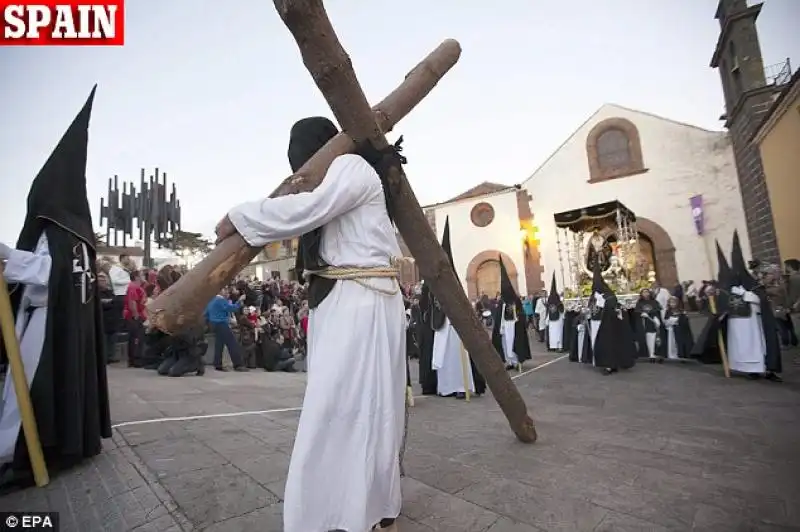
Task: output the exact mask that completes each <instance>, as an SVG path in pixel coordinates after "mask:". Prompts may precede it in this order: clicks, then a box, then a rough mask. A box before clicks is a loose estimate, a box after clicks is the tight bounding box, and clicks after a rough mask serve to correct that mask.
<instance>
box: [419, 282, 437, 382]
mask: <svg viewBox="0 0 800 532" xmlns="http://www.w3.org/2000/svg"><path fill="white" fill-rule="evenodd" d="M424 290H425V289H424V288H423V291H424ZM429 293H430V292H428V294H429ZM429 297H430V296H429V295H427V294H425V293H423V295H422V297H420V301H419V307H418V311H417V312H418V313H419V314H418V315H419V319H417V320H416V328H417V330H416V336H417V346H418V348H419V384H420V386H422V395H436V388H437V385H438V379H437V377H436V370H434V369H433V327H432V326H431V312H430V310H431V307H430V299H429Z"/></svg>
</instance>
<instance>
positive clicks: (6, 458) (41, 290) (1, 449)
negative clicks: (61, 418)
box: [0, 233, 52, 463]
mask: <svg viewBox="0 0 800 532" xmlns="http://www.w3.org/2000/svg"><path fill="white" fill-rule="evenodd" d="M51 265H52V258H51V257H50V249H49V247H48V245H47V236H45V234H44V233H42V235H41V236H40V237H39V242H38V243H37V244H36V248H35V249H34V251H33V253H30V252H27V251H21V250H18V249H15V250H12V251H11V256H10V257H9V258H8V261H7V262H6V265H5V273H4V275H3V277H5V279H6V281H7V282H8V283H14V284H21V285H23V286H21V287H19V288H17V290H22V299H21V301H20V305H19V309H18V310H17V321H16V333H17V339H18V340H19V349H20V356H21V357H22V365H23V366H24V368H25V377H26V378H27V380H28V386H30V385H31V382H33V377H34V375H35V374H36V369H37V368H38V367H39V359H40V358H41V356H42V347H43V345H44V337H45V328H46V325H47V295H48V282H49V280H50V268H51ZM30 309H34V310H33V311H32V312H29V310H30ZM0 409H2V413H0V463H8V462H11V461H12V460H13V459H14V450H15V447H16V444H17V438H18V437H19V429H20V425H21V423H22V418H21V417H20V412H19V405H18V404H17V392H16V390H15V389H14V380H13V378H12V376H11V368H10V367H9V369H8V374H7V375H6V381H5V385H4V386H3V402H2V404H0Z"/></svg>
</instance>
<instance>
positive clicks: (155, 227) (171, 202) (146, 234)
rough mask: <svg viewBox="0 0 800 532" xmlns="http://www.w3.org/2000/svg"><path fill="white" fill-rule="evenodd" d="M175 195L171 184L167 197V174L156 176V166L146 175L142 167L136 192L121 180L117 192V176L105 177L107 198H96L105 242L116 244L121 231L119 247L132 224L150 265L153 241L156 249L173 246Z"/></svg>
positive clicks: (178, 225) (178, 207) (176, 215)
mask: <svg viewBox="0 0 800 532" xmlns="http://www.w3.org/2000/svg"><path fill="white" fill-rule="evenodd" d="M162 179H163V183H162V182H161V180H162ZM177 196H178V192H177V189H176V187H175V183H173V184H172V192H171V194H170V195H169V197H167V174H166V172H161V173H160V175H159V169H158V168H156V169H155V172H154V173H153V174H152V175H149V176H146V173H145V169H144V168H142V170H141V173H140V175H139V190H138V191H137V190H136V187H135V186H134V184H133V183H127V182H123V183H122V193H121V194H120V190H119V178H118V176H116V175H115V176H114V178H113V179H109V180H108V198H107V199H103V198H101V199H100V225H101V227H102V225H103V223H105V225H106V245H108V246H118V245H119V243H120V240H119V235H120V233H121V234H122V239H121V240H122V247H126V246H127V240H128V238H133V231H134V227H135V228H136V229H138V233H139V235H138V236H139V240H141V241H142V242H143V243H144V265H145V267H148V268H151V267H152V266H153V262H152V244H153V243H155V244H156V245H157V246H158V248H159V249H161V248H165V247H166V248H174V244H175V235H176V233H178V232H179V231H180V228H181V203H180V201H179V200H178V197H177ZM134 222H135V223H134ZM112 235H113V237H114V240H113V243H112V240H111V236H112Z"/></svg>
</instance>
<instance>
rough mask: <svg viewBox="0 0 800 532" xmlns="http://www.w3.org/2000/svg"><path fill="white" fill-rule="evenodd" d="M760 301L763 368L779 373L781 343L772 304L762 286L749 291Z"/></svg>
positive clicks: (781, 365)
mask: <svg viewBox="0 0 800 532" xmlns="http://www.w3.org/2000/svg"><path fill="white" fill-rule="evenodd" d="M751 291H752V292H753V293H754V294H755V295H757V296H758V299H759V300H760V301H761V325H762V330H763V331H764V345H765V347H766V354H765V356H764V366H765V369H766V370H767V371H768V372H772V373H781V371H782V370H783V363H782V360H781V342H780V338H779V336H778V320H777V318H775V312H774V311H773V309H772V302H771V301H770V300H769V298H768V297H767V291H766V290H765V289H764V287H763V286H760V285H759V286H757V287H755V288H753V289H752V290H751Z"/></svg>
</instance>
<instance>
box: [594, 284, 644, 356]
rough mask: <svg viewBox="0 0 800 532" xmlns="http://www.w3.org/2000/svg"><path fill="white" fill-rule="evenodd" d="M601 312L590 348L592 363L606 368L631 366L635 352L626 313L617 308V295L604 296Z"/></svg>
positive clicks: (631, 331) (631, 330)
mask: <svg viewBox="0 0 800 532" xmlns="http://www.w3.org/2000/svg"><path fill="white" fill-rule="evenodd" d="M601 312H602V317H601V319H600V328H599V329H598V330H597V337H596V338H595V343H594V349H592V356H593V357H594V365H595V366H597V367H598V368H607V369H629V368H632V367H633V366H634V365H635V364H636V356H637V352H636V344H635V343H634V336H633V329H632V328H631V325H630V318H629V316H628V313H627V312H625V309H621V308H618V303H617V296H615V295H613V294H607V295H606V296H605V305H604V306H603V309H602V311H601ZM590 334H591V333H590Z"/></svg>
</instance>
